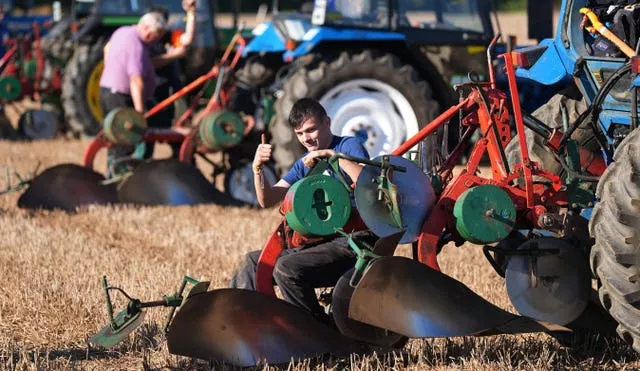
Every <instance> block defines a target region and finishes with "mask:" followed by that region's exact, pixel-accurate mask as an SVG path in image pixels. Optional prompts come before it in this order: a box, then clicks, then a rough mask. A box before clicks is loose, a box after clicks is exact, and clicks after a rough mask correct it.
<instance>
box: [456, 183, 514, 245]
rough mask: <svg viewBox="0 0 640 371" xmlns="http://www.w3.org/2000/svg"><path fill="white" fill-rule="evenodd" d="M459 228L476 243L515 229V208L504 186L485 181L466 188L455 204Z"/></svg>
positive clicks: (481, 242) (498, 238)
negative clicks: (483, 183)
mask: <svg viewBox="0 0 640 371" xmlns="http://www.w3.org/2000/svg"><path fill="white" fill-rule="evenodd" d="M453 215H454V216H455V217H456V229H457V230H458V232H459V233H460V235H461V236H462V237H464V239H466V240H467V241H469V242H472V243H475V244H487V243H493V242H497V241H500V240H502V239H504V238H505V237H507V236H508V235H509V233H511V231H512V230H513V227H514V225H515V221H516V208H515V206H514V205H513V201H511V198H510V197H509V195H508V194H507V192H505V191H504V190H503V189H502V188H500V187H497V186H494V185H490V184H485V185H480V186H477V187H473V188H471V189H468V190H466V191H465V192H463V193H462V195H460V197H459V198H458V200H457V201H456V204H455V206H454V207H453Z"/></svg>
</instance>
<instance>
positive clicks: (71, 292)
mask: <svg viewBox="0 0 640 371" xmlns="http://www.w3.org/2000/svg"><path fill="white" fill-rule="evenodd" d="M87 143H88V142H86V141H65V140H55V141H47V142H44V141H43V142H37V143H36V142H34V143H9V142H0V159H1V160H0V164H1V166H2V167H3V168H4V167H8V168H11V169H14V170H16V171H19V172H20V173H22V174H25V173H27V172H28V171H31V170H33V169H34V168H35V166H36V165H37V163H38V162H41V168H44V167H47V166H51V165H54V164H57V163H62V162H75V163H79V161H80V158H81V156H80V154H81V153H82V151H83V150H84V148H85V147H86V145H87ZM103 162H104V158H102V159H99V160H98V163H100V164H102V163H103ZM5 186H6V183H5V181H4V180H2V181H1V182H0V187H3V188H4V187H5ZM17 198H18V194H9V195H5V196H3V197H0V210H2V211H1V212H0V235H1V236H2V239H1V241H0V251H1V252H2V253H1V254H0V267H1V269H0V282H2V284H1V285H0V369H70V368H71V369H226V368H228V367H225V366H224V365H220V364H208V363H205V362H201V361H196V360H191V359H188V358H184V357H177V356H174V355H171V354H169V353H168V352H167V350H166V342H165V341H164V335H163V334H162V331H161V329H162V326H163V325H164V320H165V316H166V310H162V309H151V310H149V311H148V315H147V317H146V319H145V324H144V325H143V326H142V327H141V328H140V329H139V330H138V331H136V332H135V333H134V334H133V335H131V336H129V338H128V339H127V340H126V341H125V342H124V343H122V344H121V345H120V346H117V347H116V348H115V349H114V350H111V351H103V350H100V349H89V348H88V347H87V338H88V337H90V336H92V335H93V334H94V333H95V332H97V331H98V330H99V329H100V328H101V327H102V326H104V325H105V324H106V323H107V319H106V318H107V317H106V311H105V306H104V296H103V291H102V286H101V277H102V276H103V275H107V276H108V278H109V280H110V283H112V284H114V285H117V286H120V287H122V288H124V289H125V290H126V291H127V292H128V293H130V294H131V295H133V296H134V297H138V298H140V299H143V300H158V299H160V298H161V297H162V295H167V294H171V293H172V292H173V291H175V290H176V289H177V286H178V284H179V282H180V280H181V279H182V276H183V275H185V274H188V275H191V276H193V277H194V278H206V279H209V280H211V284H212V288H221V287H225V286H226V284H227V282H228V280H229V278H230V275H231V273H232V271H233V268H234V267H235V266H236V265H237V264H238V263H239V261H240V259H241V256H242V254H243V253H245V252H247V251H250V250H253V249H258V248H260V247H261V245H262V243H263V242H264V239H265V238H266V236H267V235H268V234H269V233H270V232H271V229H272V228H273V227H274V226H275V225H276V223H277V221H278V219H279V216H278V213H277V210H275V209H272V210H252V209H248V208H244V209H242V208H241V209H225V208H222V207H218V206H215V205H211V206H198V207H174V208H168V207H154V208H132V207H89V208H87V209H86V210H80V211H79V212H78V213H75V214H66V213H63V212H29V211H25V210H20V209H17V208H16V207H15V204H16V200H17ZM400 253H404V254H407V253H408V249H406V248H404V249H402V251H401V252H400ZM440 261H441V264H442V268H443V271H445V272H447V273H448V274H450V275H451V276H453V277H455V278H457V279H459V280H461V281H463V282H464V283H465V284H467V285H468V286H470V287H471V288H472V289H473V290H475V291H476V292H477V293H479V294H480V295H481V296H483V297H484V298H486V299H487V300H489V301H491V302H493V303H495V304H496V305H498V306H500V307H502V308H505V309H507V310H510V311H513V308H512V307H511V305H510V304H509V301H508V298H507V295H506V291H505V288H504V283H503V281H502V280H501V279H500V278H499V277H498V275H497V274H496V273H494V272H493V270H492V269H491V268H490V266H489V264H488V263H487V262H486V261H485V260H484V258H483V256H482V252H481V250H480V248H479V247H478V246H473V245H467V246H464V247H461V248H456V247H454V246H447V247H446V248H445V249H444V251H443V253H442V254H441V259H440ZM116 303H117V304H119V305H122V303H123V302H122V300H120V301H117V302H116ZM118 308H121V307H118ZM256 310H259V309H256ZM471 310H473V308H471ZM285 368H287V369H293V370H308V369H309V370H310V369H314V370H315V369H319V370H326V369H331V370H337V369H354V370H377V369H402V370H404V369H415V370H423V369H468V370H478V369H491V370H494V369H505V370H506V369H509V370H511V369H527V370H529V369H566V368H569V369H637V368H640V360H639V356H638V355H637V354H636V353H635V352H633V351H632V350H631V349H630V348H629V347H627V346H626V345H625V344H623V343H622V342H621V341H619V340H618V339H617V338H613V339H603V338H601V337H598V336H594V337H591V338H589V339H588V340H587V341H585V342H582V343H578V344H577V346H576V347H575V348H573V349H571V348H566V347H563V346H561V345H560V344H559V343H558V342H557V341H556V340H554V339H553V338H552V337H550V336H548V335H546V334H536V335H519V336H492V337H484V338H470V337H468V338H451V339H429V340H411V341H410V342H409V344H408V345H407V346H406V347H405V348H404V349H403V350H401V351H395V352H388V353H381V354H379V353H375V354H366V355H355V354H354V355H351V356H350V357H346V358H335V357H329V356H327V357H324V358H315V359H309V360H305V361H302V362H300V363H296V364H293V365H289V366H285ZM265 369H271V368H270V367H265Z"/></svg>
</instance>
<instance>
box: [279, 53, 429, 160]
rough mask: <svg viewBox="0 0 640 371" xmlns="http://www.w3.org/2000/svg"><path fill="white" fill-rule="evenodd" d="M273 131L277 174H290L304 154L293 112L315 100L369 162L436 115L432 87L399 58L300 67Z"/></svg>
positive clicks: (350, 57) (285, 89)
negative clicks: (296, 105)
mask: <svg viewBox="0 0 640 371" xmlns="http://www.w3.org/2000/svg"><path fill="white" fill-rule="evenodd" d="M281 93H282V94H281V95H280V96H279V98H278V100H277V101H276V104H275V117H274V119H273V121H272V122H271V124H270V125H269V131H270V133H271V135H272V143H273V145H274V150H273V157H274V160H275V162H276V166H277V168H278V169H277V170H278V171H279V172H280V173H284V172H286V171H287V170H288V169H289V168H291V166H293V163H294V162H295V161H296V159H298V158H299V157H300V156H301V155H302V153H303V150H304V149H303V147H302V146H301V145H300V143H299V142H298V140H297V139H296V136H295V135H294V132H293V129H292V128H291V127H290V126H289V122H288V121H289V112H290V111H291V107H292V106H293V104H294V103H295V102H296V101H297V100H299V99H301V98H306V97H310V98H315V99H317V100H318V101H319V102H320V103H321V104H322V105H323V106H324V108H325V109H326V111H327V114H328V115H329V117H330V118H331V130H332V132H333V133H334V134H336V135H344V136H357V137H360V138H361V139H362V141H363V142H364V145H365V147H366V148H367V150H368V151H369V155H370V156H371V157H376V156H378V155H381V154H383V153H390V152H392V151H393V150H394V149H396V148H397V147H398V146H399V145H400V144H402V143H403V142H404V141H406V140H407V139H408V138H410V137H411V136H413V135H414V134H416V133H417V132H418V131H419V130H420V129H421V128H422V127H423V126H424V125H426V124H427V123H429V122H430V121H431V120H432V119H433V118H434V117H435V115H436V114H437V113H438V111H439V109H440V107H439V103H438V102H437V101H436V100H435V99H434V98H433V96H432V95H433V91H432V88H431V86H430V85H429V83H428V82H427V81H426V80H425V79H424V78H423V77H421V76H420V75H419V74H418V72H417V71H416V69H415V68H414V67H413V66H412V65H410V64H407V63H404V62H403V61H401V60H400V58H398V57H397V56H395V55H393V54H390V53H384V52H377V51H375V50H364V51H362V52H359V53H355V54H349V53H347V52H342V53H340V54H339V55H337V56H336V57H335V58H332V59H326V58H323V59H322V60H321V61H320V63H319V64H313V65H311V66H310V67H308V66H307V67H302V68H300V69H298V70H297V71H296V72H294V73H293V74H292V76H291V77H290V78H289V79H288V80H287V81H285V82H284V84H283V86H282V91H281ZM426 142H427V151H428V158H429V160H430V162H431V164H430V166H431V165H433V164H435V163H437V161H438V159H439V157H440V156H439V154H440V151H439V148H440V146H439V143H438V140H437V137H436V135H432V136H431V137H429V138H427V140H426Z"/></svg>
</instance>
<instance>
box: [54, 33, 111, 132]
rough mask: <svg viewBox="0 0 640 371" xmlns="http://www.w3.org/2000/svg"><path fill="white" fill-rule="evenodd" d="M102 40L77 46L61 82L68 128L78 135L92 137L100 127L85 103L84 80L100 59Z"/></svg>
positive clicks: (99, 123)
mask: <svg viewBox="0 0 640 371" xmlns="http://www.w3.org/2000/svg"><path fill="white" fill-rule="evenodd" d="M103 46H104V42H103V41H101V40H98V41H97V42H95V43H93V44H92V45H81V46H79V47H78V48H77V49H76V51H75V53H74V54H73V57H72V58H71V60H70V61H69V64H68V65H67V68H66V70H65V74H64V76H63V83H62V95H61V98H62V106H63V109H64V114H65V119H66V121H67V124H68V125H69V128H70V129H71V130H72V131H73V132H74V133H75V134H76V135H78V136H86V137H93V136H95V135H96V134H97V133H98V131H100V129H101V127H102V123H101V122H98V121H97V120H96V119H95V118H94V116H93V114H92V113H91V109H90V108H89V106H88V104H87V97H86V84H87V82H86V80H87V79H88V78H89V75H90V73H91V72H92V68H93V67H95V63H92V62H93V61H95V60H96V59H97V58H98V57H99V58H100V59H102V48H103Z"/></svg>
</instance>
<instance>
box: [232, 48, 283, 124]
mask: <svg viewBox="0 0 640 371" xmlns="http://www.w3.org/2000/svg"><path fill="white" fill-rule="evenodd" d="M280 64H282V58H278V59H277V60H273V58H265V57H260V56H257V55H256V56H251V57H249V58H248V59H247V60H246V62H245V63H244V65H243V66H242V67H241V68H240V69H239V70H238V71H237V72H236V74H235V78H236V82H237V83H236V92H235V94H233V96H232V97H231V100H230V101H229V109H230V110H232V111H234V112H244V113H245V114H247V115H250V116H253V117H254V118H255V119H256V128H257V129H259V130H264V128H265V127H266V125H265V123H264V121H263V117H262V114H261V113H262V109H263V108H262V106H261V104H260V96H261V94H262V92H261V90H262V88H264V87H266V86H269V85H270V84H271V83H273V81H274V79H275V75H276V70H277V69H278V68H279V66H280Z"/></svg>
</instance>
